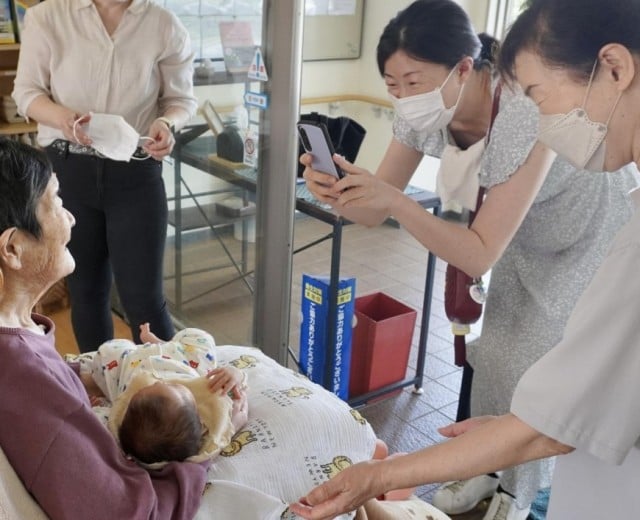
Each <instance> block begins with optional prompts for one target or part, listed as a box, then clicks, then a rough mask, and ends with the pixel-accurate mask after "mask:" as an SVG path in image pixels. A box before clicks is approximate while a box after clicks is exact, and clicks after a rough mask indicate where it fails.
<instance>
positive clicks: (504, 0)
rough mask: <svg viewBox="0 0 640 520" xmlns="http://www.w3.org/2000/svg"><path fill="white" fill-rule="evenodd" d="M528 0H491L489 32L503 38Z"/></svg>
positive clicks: (488, 21) (488, 17)
mask: <svg viewBox="0 0 640 520" xmlns="http://www.w3.org/2000/svg"><path fill="white" fill-rule="evenodd" d="M526 3H527V0H490V2H489V12H488V16H487V32H488V33H489V34H492V35H494V36H495V37H496V38H498V39H502V38H503V37H504V35H505V33H506V32H507V30H508V29H509V26H510V25H511V24H512V23H513V21H514V20H515V19H516V18H517V17H518V14H520V11H521V10H522V9H523V7H524V5H525V4H526Z"/></svg>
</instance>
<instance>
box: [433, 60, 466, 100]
mask: <svg viewBox="0 0 640 520" xmlns="http://www.w3.org/2000/svg"><path fill="white" fill-rule="evenodd" d="M459 64H460V63H459V62H458V63H456V64H455V66H454V67H453V68H452V69H451V70H450V71H449V75H448V76H447V77H446V79H445V80H444V81H443V82H442V85H440V86H439V87H438V91H439V92H442V88H443V87H444V86H445V85H446V84H447V83H448V81H449V80H450V79H451V75H452V74H453V73H454V72H455V71H456V70H458V65H459ZM465 85H466V82H465V83H463V84H462V86H461V87H460V92H458V98H457V99H456V102H455V103H454V104H453V105H452V106H450V107H449V108H447V110H451V109H452V108H453V107H456V108H457V107H458V103H460V98H461V97H462V91H463V90H464V87H465ZM440 95H441V96H442V94H440ZM443 105H444V99H443ZM445 108H446V107H445Z"/></svg>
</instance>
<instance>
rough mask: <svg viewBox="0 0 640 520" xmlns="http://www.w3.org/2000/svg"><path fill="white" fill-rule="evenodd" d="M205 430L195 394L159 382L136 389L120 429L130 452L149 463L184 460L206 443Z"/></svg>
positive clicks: (125, 446)
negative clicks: (203, 438)
mask: <svg viewBox="0 0 640 520" xmlns="http://www.w3.org/2000/svg"><path fill="white" fill-rule="evenodd" d="M203 433H204V429H203V426H202V423H201V421H200V416H199V415H198V409H197V407H196V402H195V399H194V397H193V394H192V393H191V392H190V391H189V389H188V388H187V387H186V386H184V385H181V384H174V383H165V382H162V381H158V382H156V383H154V384H152V385H149V386H146V387H144V388H143V389H141V390H139V391H138V392H136V393H135V394H134V395H133V397H132V398H131V401H130V402H129V406H128V407H127V411H126V412H125V415H124V418H123V420H122V424H121V425H120V429H119V431H118V436H119V438H120V444H121V446H122V449H123V450H124V452H125V453H126V454H127V455H132V456H133V457H135V458H136V459H138V460H139V461H141V462H144V463H146V464H152V463H154V462H163V461H169V460H176V461H183V460H185V459H186V458H188V457H191V456H192V455H196V454H197V453H198V452H199V451H200V448H201V446H202V437H203Z"/></svg>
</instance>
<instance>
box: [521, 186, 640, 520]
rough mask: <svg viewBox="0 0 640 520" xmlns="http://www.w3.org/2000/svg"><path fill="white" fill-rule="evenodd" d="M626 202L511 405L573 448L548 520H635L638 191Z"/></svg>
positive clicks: (639, 366)
mask: <svg viewBox="0 0 640 520" xmlns="http://www.w3.org/2000/svg"><path fill="white" fill-rule="evenodd" d="M632 198H633V200H634V203H635V206H636V212H635V214H634V216H633V217H632V219H631V220H630V221H629V223H628V224H627V225H625V226H624V227H623V228H622V229H621V230H620V231H619V232H618V234H617V235H616V237H615V239H614V241H613V244H612V246H611V249H610V251H609V254H608V255H607V257H606V258H605V259H604V261H603V263H602V265H601V266H600V268H599V269H598V271H597V272H596V274H595V276H594V277H593V280H592V281H591V283H590V284H589V286H588V287H587V289H586V290H585V292H584V293H583V295H582V296H581V298H580V299H579V300H578V303H577V304H576V306H575V308H574V310H573V312H572V314H571V316H570V318H569V321H568V323H567V326H566V328H565V332H564V336H563V339H562V341H561V342H560V343H559V344H558V345H557V346H556V347H555V348H553V349H551V351H549V352H548V353H547V354H546V355H545V356H543V357H542V358H541V359H540V360H539V361H538V362H537V363H535V364H534V365H533V366H532V367H531V368H530V369H529V370H528V371H527V372H526V373H525V374H524V376H523V377H522V379H521V380H520V383H519V384H518V386H517V388H516V391H515V394H514V396H513V401H512V405H511V411H512V413H514V414H515V415H516V416H517V417H519V418H520V419H521V420H523V421H524V422H526V423H527V424H529V425H530V426H532V427H533V428H535V429H536V430H538V431H540V432H542V433H544V434H545V435H548V436H550V437H552V438H554V439H557V440H558V441H560V442H562V443H564V444H567V445H569V446H573V447H575V448H576V451H575V452H574V453H572V454H571V455H568V456H565V457H559V461H558V465H557V469H556V475H555V477H554V484H553V487H552V497H551V504H550V509H549V516H548V519H549V520H554V519H555V520H561V519H567V518H580V519H589V518H593V519H596V518H598V519H600V518H637V515H638V514H639V513H638V511H640V493H638V491H637V489H636V490H634V491H632V490H631V489H629V486H630V485H632V483H634V484H635V487H636V488H637V485H638V483H639V482H640V452H639V451H638V439H639V438H640V275H639V273H638V270H639V269H640V211H639V210H638V208H639V207H640V190H638V191H635V192H633V193H632ZM625 458H626V459H625ZM623 461H624V464H623ZM612 464H618V465H620V464H623V465H622V466H617V467H616V466H611V465H612ZM577 507H581V508H584V511H583V512H582V513H579V512H578V510H577V509H576V508H577ZM565 508H567V509H565ZM614 511H615V512H614Z"/></svg>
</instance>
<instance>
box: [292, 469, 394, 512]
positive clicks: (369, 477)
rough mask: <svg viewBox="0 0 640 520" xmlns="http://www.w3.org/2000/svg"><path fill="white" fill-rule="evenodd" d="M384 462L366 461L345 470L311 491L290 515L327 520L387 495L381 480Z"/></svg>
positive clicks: (295, 505)
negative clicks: (384, 494)
mask: <svg viewBox="0 0 640 520" xmlns="http://www.w3.org/2000/svg"><path fill="white" fill-rule="evenodd" d="M383 464H384V463H383V462H381V461H374V460H371V461H366V462H361V463H359V464H356V465H354V466H351V467H349V468H346V469H345V470H344V471H342V472H340V473H338V474H337V475H336V476H335V477H333V478H332V479H331V480H329V481H328V482H325V483H324V484H321V485H320V486H318V487H316V488H314V489H313V490H312V491H311V492H310V493H309V494H308V495H307V496H305V497H304V498H302V499H300V502H298V503H296V504H291V511H292V512H293V513H295V514H297V515H299V516H301V517H302V518H308V519H312V520H330V519H332V518H334V517H336V516H337V515H339V514H342V513H347V512H349V511H353V510H355V509H357V508H358V507H359V506H361V505H362V504H364V503H365V502H366V501H367V500H369V499H370V498H373V497H377V496H379V495H382V494H383V493H384V492H385V491H388V490H387V489H385V487H384V482H383V479H382V468H383V467H384V466H383Z"/></svg>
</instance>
